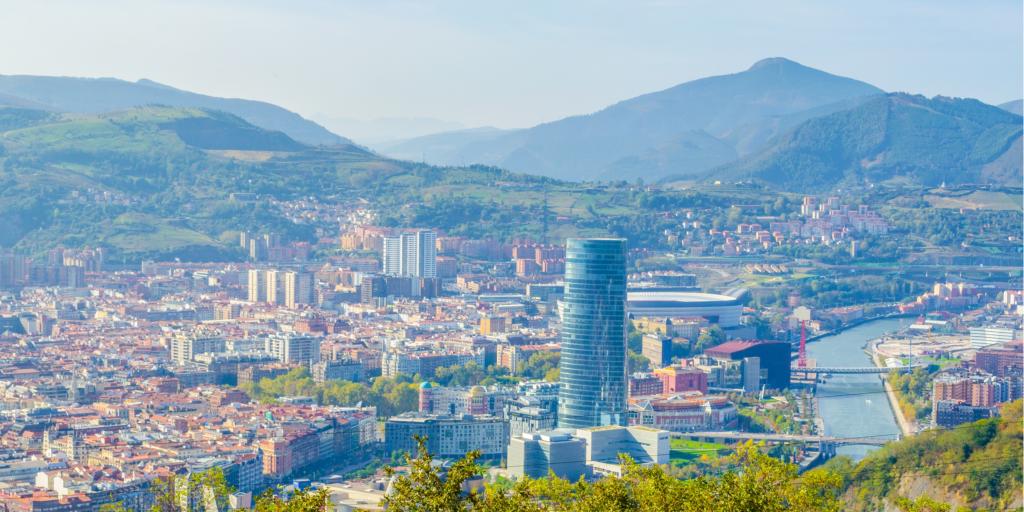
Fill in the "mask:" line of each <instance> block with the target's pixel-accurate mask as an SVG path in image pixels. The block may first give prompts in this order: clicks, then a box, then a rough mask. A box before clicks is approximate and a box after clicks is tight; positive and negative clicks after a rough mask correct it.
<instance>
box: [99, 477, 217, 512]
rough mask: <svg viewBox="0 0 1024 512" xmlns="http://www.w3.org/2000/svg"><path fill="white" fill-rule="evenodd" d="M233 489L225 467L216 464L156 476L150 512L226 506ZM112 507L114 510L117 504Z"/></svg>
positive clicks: (183, 510) (170, 511) (196, 509)
mask: <svg viewBox="0 0 1024 512" xmlns="http://www.w3.org/2000/svg"><path fill="white" fill-rule="evenodd" d="M232 492H234V488H232V487H231V485H230V484H228V482H227V480H226V479H225V478H224V471H223V470H222V469H221V468H219V467H212V468H210V469H208V470H206V471H203V472H199V473H189V474H188V475H179V476H174V477H168V478H159V479H156V480H154V481H153V483H152V485H151V487H150V493H151V494H152V496H153V506H152V507H151V508H150V512H193V511H198V510H209V509H213V508H216V509H217V510H225V509H226V508H227V506H228V496H229V495H230V494H231V493H232ZM114 507H115V508H114V509H113V510H114V511H116V510H118V509H117V508H116V507H120V504H115V505H114ZM121 508H122V509H123V507H121Z"/></svg>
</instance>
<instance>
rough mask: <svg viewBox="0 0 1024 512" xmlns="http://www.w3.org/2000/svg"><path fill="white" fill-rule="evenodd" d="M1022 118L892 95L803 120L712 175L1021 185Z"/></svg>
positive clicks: (797, 183) (798, 181) (971, 103)
mask: <svg viewBox="0 0 1024 512" xmlns="http://www.w3.org/2000/svg"><path fill="white" fill-rule="evenodd" d="M1021 123H1022V120H1021V117H1020V116H1018V115H1015V114H1013V113H1010V112H1006V111H1005V110H1002V109H1000V108H998V107H993V106H991V105H986V104H984V103H981V102H979V101H977V100H972V99H959V98H944V97H935V98H932V99H928V98H925V97H923V96H912V95H908V94H901V93H895V94H889V95H885V96H881V97H877V98H874V99H872V100H870V101H867V102H865V103H863V104H861V105H859V106H856V107H854V108H851V109H848V110H842V111H839V112H835V113H832V114H828V115H825V116H822V117H816V118H814V119H811V120H808V121H805V122H803V123H802V124H800V125H799V126H797V127H796V128H794V129H793V130H791V131H789V132H788V133H786V134H784V135H782V136H780V137H778V138H776V139H775V140H774V141H773V142H772V143H771V144H770V145H769V146H768V147H767V148H765V149H763V150H762V151H760V152H759V153H757V154H754V155H752V156H750V157H748V158H745V159H743V160H741V161H739V162H736V163H732V164H726V165H724V166H722V167H719V168H718V169H716V170H714V171H712V172H711V176H712V178H713V179H716V180H723V181H724V180H746V179H750V180H755V181H759V182H763V183H766V184H768V185H770V186H774V187H776V188H780V189H784V190H792V191H824V190H829V189H832V188H833V187H836V186H840V185H843V184H870V183H882V182H887V181H890V180H896V181H908V182H911V183H914V184H918V185H926V186H937V185H939V184H941V183H943V182H946V183H947V184H961V183H994V184H1000V185H1020V182H1021V176H1022V174H1021V144H1020V141H1021V131H1022V126H1021Z"/></svg>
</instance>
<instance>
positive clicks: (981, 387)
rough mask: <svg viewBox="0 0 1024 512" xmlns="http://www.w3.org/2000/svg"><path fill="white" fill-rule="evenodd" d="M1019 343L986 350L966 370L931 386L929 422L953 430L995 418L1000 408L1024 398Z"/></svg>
mask: <svg viewBox="0 0 1024 512" xmlns="http://www.w3.org/2000/svg"><path fill="white" fill-rule="evenodd" d="M1021 348H1022V345H1021V343H1020V342H1017V343H1014V344H1009V345H1000V346H989V347H987V348H983V349H981V350H978V351H977V352H976V353H975V356H974V361H973V362H971V363H968V364H967V365H966V367H960V368H954V369H950V370H945V371H943V372H942V373H940V374H939V375H937V376H936V377H935V379H934V380H933V382H932V422H933V423H934V424H935V425H936V426H939V427H953V426H956V425H959V424H961V423H968V422H972V421H977V420H979V419H983V418H990V417H993V416H996V415H998V411H999V406H1000V404H1004V403H1007V402H1012V401H1014V400H1018V399H1020V398H1022V397H1024V352H1022V349H1021Z"/></svg>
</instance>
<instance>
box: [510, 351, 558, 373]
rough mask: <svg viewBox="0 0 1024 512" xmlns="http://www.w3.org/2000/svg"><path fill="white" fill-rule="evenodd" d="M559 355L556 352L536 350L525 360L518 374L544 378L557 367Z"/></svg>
mask: <svg viewBox="0 0 1024 512" xmlns="http://www.w3.org/2000/svg"><path fill="white" fill-rule="evenodd" d="M560 358H561V355H560V354H559V353H558V352H549V351H542V352H536V353H534V354H533V355H531V356H530V358H529V359H527V360H526V364H524V365H523V367H522V369H520V371H519V374H520V375H522V376H523V377H525V378H527V379H543V378H546V377H547V375H548V373H550V372H551V370H554V369H557V368H558V361H559V360H560Z"/></svg>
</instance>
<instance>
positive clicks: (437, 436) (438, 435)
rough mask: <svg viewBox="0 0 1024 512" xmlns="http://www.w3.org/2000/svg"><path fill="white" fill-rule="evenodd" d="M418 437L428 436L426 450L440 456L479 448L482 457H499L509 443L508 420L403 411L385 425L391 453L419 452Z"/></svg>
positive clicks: (386, 444)
mask: <svg viewBox="0 0 1024 512" xmlns="http://www.w3.org/2000/svg"><path fill="white" fill-rule="evenodd" d="M415 436H423V437H426V438H427V450H428V451H429V452H430V454H431V455H433V456H434V457H437V458H456V459H457V458H462V457H464V456H465V455H466V453H467V452H470V451H473V450H480V458H481V459H484V460H498V459H501V458H502V457H503V456H504V455H505V449H506V446H507V445H508V422H506V421H505V420H503V419H501V418H499V417H497V416H487V415H483V416H473V415H469V414H464V415H434V414H429V415H422V414H419V413H412V412H407V413H402V414H399V415H397V416H392V417H391V418H390V419H388V420H387V422H386V423H385V424H384V444H385V449H386V450H387V452H388V453H411V454H414V455H415V453H416V449H417V444H416V439H415Z"/></svg>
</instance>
